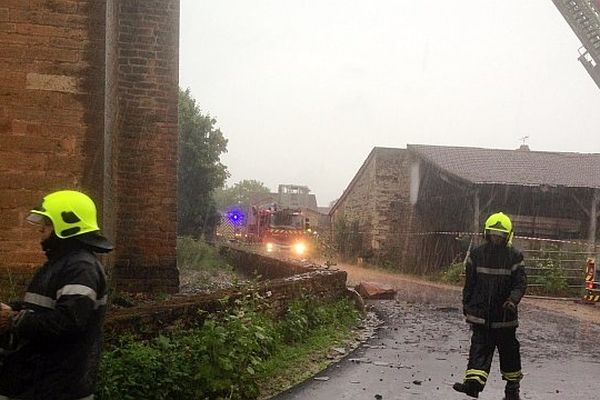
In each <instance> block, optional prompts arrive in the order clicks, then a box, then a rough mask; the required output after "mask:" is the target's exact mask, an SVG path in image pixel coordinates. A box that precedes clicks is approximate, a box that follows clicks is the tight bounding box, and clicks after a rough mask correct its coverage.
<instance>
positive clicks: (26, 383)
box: [0, 239, 107, 400]
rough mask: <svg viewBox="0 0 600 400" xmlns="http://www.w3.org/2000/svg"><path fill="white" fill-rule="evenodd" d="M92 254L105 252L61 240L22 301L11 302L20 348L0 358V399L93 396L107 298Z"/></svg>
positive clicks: (73, 399)
mask: <svg viewBox="0 0 600 400" xmlns="http://www.w3.org/2000/svg"><path fill="white" fill-rule="evenodd" d="M93 251H105V250H103V249H95V248H93V247H90V246H89V245H84V244H83V243H81V242H79V241H78V240H73V239H67V240H66V241H64V243H62V242H61V244H60V245H59V246H58V247H57V248H54V249H52V251H51V252H47V255H48V261H47V262H46V263H45V264H44V265H43V266H42V267H40V268H39V269H38V270H37V272H36V273H35V275H34V277H33V279H32V281H31V283H30V285H29V287H28V289H27V292H26V294H25V297H24V299H23V301H22V302H19V303H15V304H12V306H13V309H15V310H20V311H21V312H20V313H19V314H18V316H17V318H16V320H15V321H14V322H13V327H12V329H11V333H10V334H11V335H12V336H14V340H13V342H15V343H18V345H17V349H16V350H14V351H12V352H9V354H7V355H4V356H3V357H2V358H1V360H0V361H1V362H2V367H1V369H0V395H3V396H8V397H9V398H17V399H22V400H38V399H45V400H76V399H84V398H88V396H91V395H92V394H93V392H94V390H95V379H96V372H97V366H98V361H99V355H100V345H101V325H102V322H103V319H104V314H105V312H106V300H107V297H106V293H107V287H106V277H105V274H104V270H103V267H102V265H101V264H100V262H99V261H98V260H97V258H96V256H95V255H94V253H93ZM1 397H2V396H0V398H1Z"/></svg>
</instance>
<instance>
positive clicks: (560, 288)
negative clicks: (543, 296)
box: [539, 260, 569, 294]
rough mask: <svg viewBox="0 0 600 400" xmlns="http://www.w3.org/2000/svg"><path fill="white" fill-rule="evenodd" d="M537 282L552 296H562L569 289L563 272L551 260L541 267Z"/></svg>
mask: <svg viewBox="0 0 600 400" xmlns="http://www.w3.org/2000/svg"><path fill="white" fill-rule="evenodd" d="M539 281H540V283H541V284H542V287H543V288H544V290H545V291H546V292H548V293H552V294H563V293H565V292H566V291H567V289H568V288H569V284H568V282H567V278H566V276H565V273H564V271H563V270H562V268H560V267H559V266H558V265H556V264H555V263H554V262H553V261H552V260H548V261H547V262H546V263H545V265H543V269H542V270H541V278H540V279H539Z"/></svg>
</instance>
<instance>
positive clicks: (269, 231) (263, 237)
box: [248, 206, 310, 257]
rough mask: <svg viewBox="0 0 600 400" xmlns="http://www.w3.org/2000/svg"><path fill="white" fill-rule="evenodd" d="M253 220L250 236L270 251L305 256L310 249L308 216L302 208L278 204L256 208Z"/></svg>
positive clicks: (252, 240) (253, 211)
mask: <svg viewBox="0 0 600 400" xmlns="http://www.w3.org/2000/svg"><path fill="white" fill-rule="evenodd" d="M252 213H253V216H254V218H253V221H252V223H250V224H249V225H248V238H249V240H250V241H251V242H255V243H260V245H261V247H262V249H263V250H264V251H266V252H268V253H276V252H277V253H285V254H287V255H291V256H294V257H304V256H306V255H307V253H308V251H309V247H310V246H309V235H307V234H306V230H307V228H308V224H309V221H308V218H306V217H305V216H304V215H303V214H302V211H301V210H300V209H290V208H283V209H278V208H277V207H276V206H272V207H268V208H260V209H256V208H254V209H253V210H252Z"/></svg>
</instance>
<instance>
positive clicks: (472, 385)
mask: <svg viewBox="0 0 600 400" xmlns="http://www.w3.org/2000/svg"><path fill="white" fill-rule="evenodd" d="M452 389H454V390H456V391H457V392H461V393H464V394H466V395H467V396H471V397H474V398H476V399H477V398H479V392H480V391H481V388H480V387H479V385H477V383H476V382H473V381H470V380H467V381H465V382H464V383H463V382H456V383H455V384H454V385H453V386H452Z"/></svg>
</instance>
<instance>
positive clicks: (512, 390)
mask: <svg viewBox="0 0 600 400" xmlns="http://www.w3.org/2000/svg"><path fill="white" fill-rule="evenodd" d="M520 386H521V385H520V384H519V382H506V387H505V388H504V400H521V396H520V395H519V389H520Z"/></svg>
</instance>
